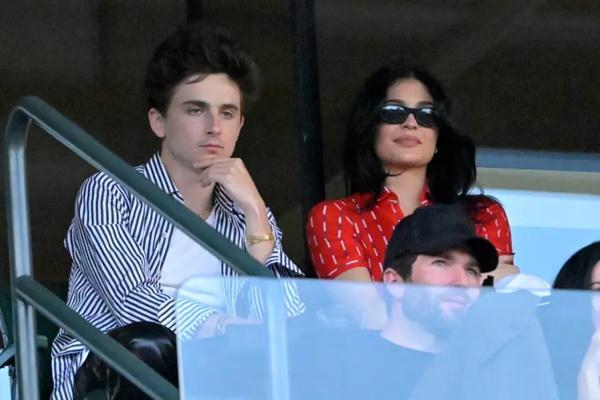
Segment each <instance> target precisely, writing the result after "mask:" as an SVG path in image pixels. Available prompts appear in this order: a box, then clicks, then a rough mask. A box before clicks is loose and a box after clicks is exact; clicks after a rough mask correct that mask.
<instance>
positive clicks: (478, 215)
mask: <svg viewBox="0 0 600 400" xmlns="http://www.w3.org/2000/svg"><path fill="white" fill-rule="evenodd" d="M369 198H370V194H354V195H352V196H350V197H346V198H344V199H340V200H326V201H323V202H321V203H319V204H317V205H316V206H315V207H314V208H313V209H312V210H311V212H310V214H309V217H308V221H307V223H306V236H307V241H308V248H309V251H310V256H311V259H312V262H313V265H314V267H315V271H316V273H317V275H318V276H319V277H320V278H330V279H333V278H335V277H337V276H338V275H340V274H341V273H343V272H346V271H348V270H350V269H353V268H358V267H364V268H367V269H368V270H369V273H370V274H371V279H373V280H374V281H381V280H382V279H383V269H382V264H383V259H384V257H385V249H386V246H387V243H388V239H389V237H390V236H391V235H392V231H393V230H394V227H395V226H396V224H397V223H398V222H400V220H401V219H402V218H404V214H403V213H402V210H401V209H400V206H399V205H398V197H397V196H396V194H395V193H393V192H392V191H390V190H389V189H387V188H384V191H383V192H382V194H381V195H380V196H379V199H378V200H377V202H376V203H375V206H374V207H373V208H372V209H370V210H365V206H366V205H367V202H368V201H369ZM472 200H473V201H474V207H472V208H473V210H475V211H473V212H472V213H471V215H470V217H471V220H472V221H473V223H474V226H475V231H476V232H477V234H478V235H479V236H481V237H483V238H486V239H488V240H489V241H490V242H492V244H493V245H494V246H496V249H497V250H498V254H499V255H511V254H513V250H512V239H511V234H510V226H509V224H508V218H507V217H506V213H505V212H504V209H503V208H502V206H501V205H500V204H499V203H498V202H496V201H494V200H493V199H490V198H488V197H485V196H473V197H472ZM427 204H430V201H428V200H427V199H426V197H425V192H424V193H423V194H422V196H421V205H427Z"/></svg>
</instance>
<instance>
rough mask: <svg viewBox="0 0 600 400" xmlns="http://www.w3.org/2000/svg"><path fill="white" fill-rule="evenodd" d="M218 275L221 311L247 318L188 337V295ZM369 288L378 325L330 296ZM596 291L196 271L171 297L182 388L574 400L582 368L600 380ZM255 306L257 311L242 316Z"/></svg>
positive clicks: (231, 393)
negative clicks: (295, 300)
mask: <svg viewBox="0 0 600 400" xmlns="http://www.w3.org/2000/svg"><path fill="white" fill-rule="evenodd" d="M215 284H221V285H224V287H236V288H237V289H236V292H235V293H237V295H236V296H233V297H234V298H235V306H234V307H232V308H231V309H229V310H227V311H226V310H221V311H222V312H227V314H228V316H229V317H231V318H239V321H245V322H246V324H238V325H228V326H227V327H226V329H225V334H224V335H219V336H213V337H206V338H200V337H198V334H194V335H191V337H190V336H189V335H183V334H182V333H181V329H182V328H181V327H182V326H183V324H185V323H187V321H185V319H186V315H189V310H190V307H192V305H191V303H190V300H191V299H193V298H194V297H198V296H194V295H193V292H194V291H197V290H201V288H202V287H203V286H204V285H215ZM289 285H297V287H298V289H299V292H300V294H301V297H302V299H303V301H304V302H305V304H306V306H307V311H306V312H305V313H304V314H303V315H300V316H295V317H289V316H288V315H287V312H286V309H285V306H284V305H285V304H286V301H285V298H286V296H285V294H286V288H287V287H289ZM369 290H374V291H375V292H376V293H379V294H380V296H381V299H382V301H383V302H384V304H385V305H386V306H385V308H386V309H387V312H386V315H387V322H385V326H384V328H383V330H382V331H378V330H368V329H365V328H364V325H365V324H364V322H365V321H366V320H368V319H369V313H372V312H373V311H374V309H375V307H368V306H364V307H350V306H344V305H342V304H341V303H340V302H339V301H335V300H334V299H340V298H345V299H350V298H358V297H359V296H362V295H364V293H365V291H369ZM225 292H227V291H225ZM594 296H595V297H594ZM599 296H600V295H599V294H597V293H595V292H576V291H555V292H553V293H551V294H550V293H549V292H548V293H546V296H544V297H542V296H538V295H534V294H533V293H532V292H530V291H528V290H519V291H513V292H510V293H509V292H506V291H505V292H498V291H494V290H493V289H491V288H484V289H479V288H471V289H465V288H456V287H453V288H449V287H440V286H437V287H434V286H429V287H425V286H417V285H410V284H398V283H396V284H388V285H384V284H357V283H349V282H337V281H329V280H327V281H326V280H308V279H307V280H296V281H281V280H267V279H252V278H243V279H235V278H234V279H228V280H222V279H212V280H201V279H194V280H192V281H190V282H188V283H186V284H185V285H184V287H183V289H182V290H181V291H180V296H178V302H177V303H178V305H179V306H178V318H179V320H178V323H179V326H180V334H179V335H178V336H179V339H178V340H179V343H178V345H179V356H180V357H179V362H180V365H179V373H180V390H181V396H182V398H183V399H261V400H262V399H277V400H285V399H478V400H479V399H508V398H510V399H558V398H559V395H560V396H561V397H562V398H565V399H574V398H577V376H578V374H579V373H580V371H581V370H582V368H585V372H586V373H582V374H581V377H582V379H581V382H580V383H581V385H582V386H581V388H587V389H594V390H595V389H598V387H596V386H598V385H599V383H598V377H600V372H598V371H599V366H598V363H599V360H600V333H598V332H599V331H600V330H599V329H600V328H599V326H600V298H599ZM229 301H230V300H226V301H225V302H226V303H227V302H229ZM257 305H258V307H257ZM253 312H256V313H257V315H261V317H260V318H258V319H257V320H254V321H252V322H250V321H247V320H246V318H248V316H249V315H251V314H252V313H253ZM211 318H212V319H213V321H214V320H215V319H219V318H220V316H219V315H218V314H215V315H213V316H212V317H211ZM594 330H596V334H595V336H594V340H593V336H592V335H593V333H594ZM590 376H591V378H590V379H587V380H586V379H583V378H586V377H588V378H589V377H590ZM594 385H596V386H594Z"/></svg>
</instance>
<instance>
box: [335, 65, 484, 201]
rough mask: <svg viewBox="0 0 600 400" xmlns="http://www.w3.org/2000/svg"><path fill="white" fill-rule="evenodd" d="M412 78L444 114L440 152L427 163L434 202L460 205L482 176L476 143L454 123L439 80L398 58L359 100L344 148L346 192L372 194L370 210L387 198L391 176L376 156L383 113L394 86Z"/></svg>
mask: <svg viewBox="0 0 600 400" xmlns="http://www.w3.org/2000/svg"><path fill="white" fill-rule="evenodd" d="M408 78H412V79H416V80H418V81H419V82H421V83H422V84H423V85H424V86H425V87H426V88H427V90H428V91H429V94H430V95H431V97H432V98H433V102H434V106H435V108H436V109H437V111H438V112H439V114H440V118H439V119H438V123H437V129H438V139H437V150H438V151H437V152H436V153H435V154H434V156H433V159H432V160H431V162H429V164H428V165H427V182H428V184H429V190H430V192H429V200H431V201H433V202H437V203H456V202H458V201H459V200H461V199H464V198H465V197H466V195H467V193H468V191H469V189H471V187H472V186H473V184H474V183H475V180H476V177H477V172H476V168H475V144H474V143H473V140H472V139H471V138H470V137H468V136H465V135H462V134H460V133H458V132H457V130H456V129H454V128H453V127H452V125H451V124H450V123H449V122H448V119H447V115H448V113H449V112H450V101H449V100H448V98H447V97H446V93H445V91H444V89H443V87H442V85H441V84H440V83H439V82H438V80H437V79H436V78H434V77H433V75H432V74H431V73H430V72H429V71H428V70H427V69H425V68H424V67H421V66H418V65H411V64H409V63H406V62H405V61H404V60H395V61H393V62H391V63H389V64H386V65H384V66H382V67H381V68H379V69H378V70H377V71H375V72H374V73H373V74H372V75H371V76H369V77H368V78H367V80H366V81H365V83H364V84H363V86H362V89H361V90H360V92H359V93H358V96H357V97H356V99H355V101H354V105H353V107H352V111H351V115H350V118H349V124H348V127H347V135H346V141H345V145H344V172H345V179H346V189H347V190H349V191H350V192H351V193H356V192H359V193H372V195H373V197H372V201H371V203H370V206H373V205H374V204H375V201H376V200H377V198H378V197H379V195H380V194H381V191H382V190H383V186H384V183H385V179H386V177H387V173H386V172H385V171H384V168H383V166H382V164H381V161H380V160H379V158H378V157H377V155H376V153H375V138H376V136H377V129H378V127H379V125H380V124H381V119H380V117H379V114H378V111H379V108H380V106H381V104H382V103H383V101H384V100H385V96H386V94H387V90H388V88H389V87H390V86H392V85H393V84H394V83H396V82H398V81H399V80H402V79H408Z"/></svg>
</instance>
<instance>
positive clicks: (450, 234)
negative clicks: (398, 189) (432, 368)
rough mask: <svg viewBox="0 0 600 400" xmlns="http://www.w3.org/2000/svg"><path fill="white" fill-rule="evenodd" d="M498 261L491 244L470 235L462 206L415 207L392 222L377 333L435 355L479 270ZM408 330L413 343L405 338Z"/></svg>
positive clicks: (472, 292)
mask: <svg viewBox="0 0 600 400" xmlns="http://www.w3.org/2000/svg"><path fill="white" fill-rule="evenodd" d="M497 264H498V253H497V252H496V249H495V247H494V246H493V245H492V244H491V243H490V242H489V241H487V240H486V239H483V238H481V237H478V236H477V235H476V234H475V231H474V229H473V226H472V224H471V222H470V221H469V219H468V218H467V216H466V214H465V212H464V210H463V208H461V207H460V206H458V205H441V204H440V205H433V206H429V207H421V208H418V209H417V210H415V212H414V213H413V214H412V215H410V216H408V217H406V218H404V219H403V220H402V221H400V223H399V224H398V225H397V226H396V228H395V229H394V232H393V234H392V237H391V239H390V241H389V244H388V247H387V250H386V256H385V260H384V264H383V269H384V276H383V281H384V282H385V283H386V289H387V292H388V293H389V294H390V296H391V298H392V302H391V309H390V316H389V320H388V323H387V325H386V326H385V328H384V329H383V331H382V332H381V336H382V337H383V338H384V339H386V340H388V341H390V342H392V343H395V344H398V345H401V346H405V347H408V348H415V349H417V350H422V351H427V352H431V353H436V352H437V351H439V346H440V343H441V342H442V341H443V339H444V338H445V337H446V336H447V335H448V334H449V333H450V332H451V331H452V328H453V326H454V325H455V324H456V322H457V321H458V320H460V317H461V316H462V315H463V314H464V313H465V312H466V311H467V310H468V308H469V307H470V305H471V304H472V303H473V302H474V301H475V300H476V299H477V298H478V297H479V287H480V285H481V274H482V273H485V272H490V271H493V270H494V269H495V268H496V265H497ZM396 283H410V284H415V285H427V286H435V287H415V286H412V285H396ZM411 330H412V331H414V332H413V333H414V334H415V337H418V338H419V340H418V341H417V342H413V341H411V340H407V338H408V337H409V334H410V333H411Z"/></svg>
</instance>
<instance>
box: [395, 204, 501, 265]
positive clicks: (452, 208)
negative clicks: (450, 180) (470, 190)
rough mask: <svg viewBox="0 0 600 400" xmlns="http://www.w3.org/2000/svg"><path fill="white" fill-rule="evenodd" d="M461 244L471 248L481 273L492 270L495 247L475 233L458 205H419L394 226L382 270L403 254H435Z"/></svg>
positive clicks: (496, 261)
mask: <svg viewBox="0 0 600 400" xmlns="http://www.w3.org/2000/svg"><path fill="white" fill-rule="evenodd" d="M465 244H466V245H468V247H469V248H470V249H471V255H472V256H473V257H474V258H475V259H476V260H477V263H478V264H479V268H480V270H481V272H490V271H493V270H494V269H496V266H497V265H498V252H497V251H496V248H495V247H494V245H493V244H491V243H490V242H489V241H488V240H486V239H484V238H481V237H479V236H477V234H476V233H475V229H474V228H473V224H472V223H471V221H470V220H469V218H468V217H467V215H466V213H465V210H464V208H463V207H462V206H460V205H457V204H456V205H447V204H436V205H431V206H426V207H420V208H417V209H416V210H415V212H414V213H412V214H411V215H409V216H407V217H405V218H404V219H403V220H402V221H400V223H398V225H396V228H394V232H393V233H392V237H391V238H390V241H389V242H388V246H387V250H386V253H385V260H384V262H383V269H386V268H387V267H389V266H390V265H392V264H393V262H394V260H396V259H398V258H400V257H402V256H404V255H408V254H414V255H418V254H424V255H439V254H442V253H443V252H445V251H448V250H452V249H454V248H457V247H460V246H461V245H465Z"/></svg>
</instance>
